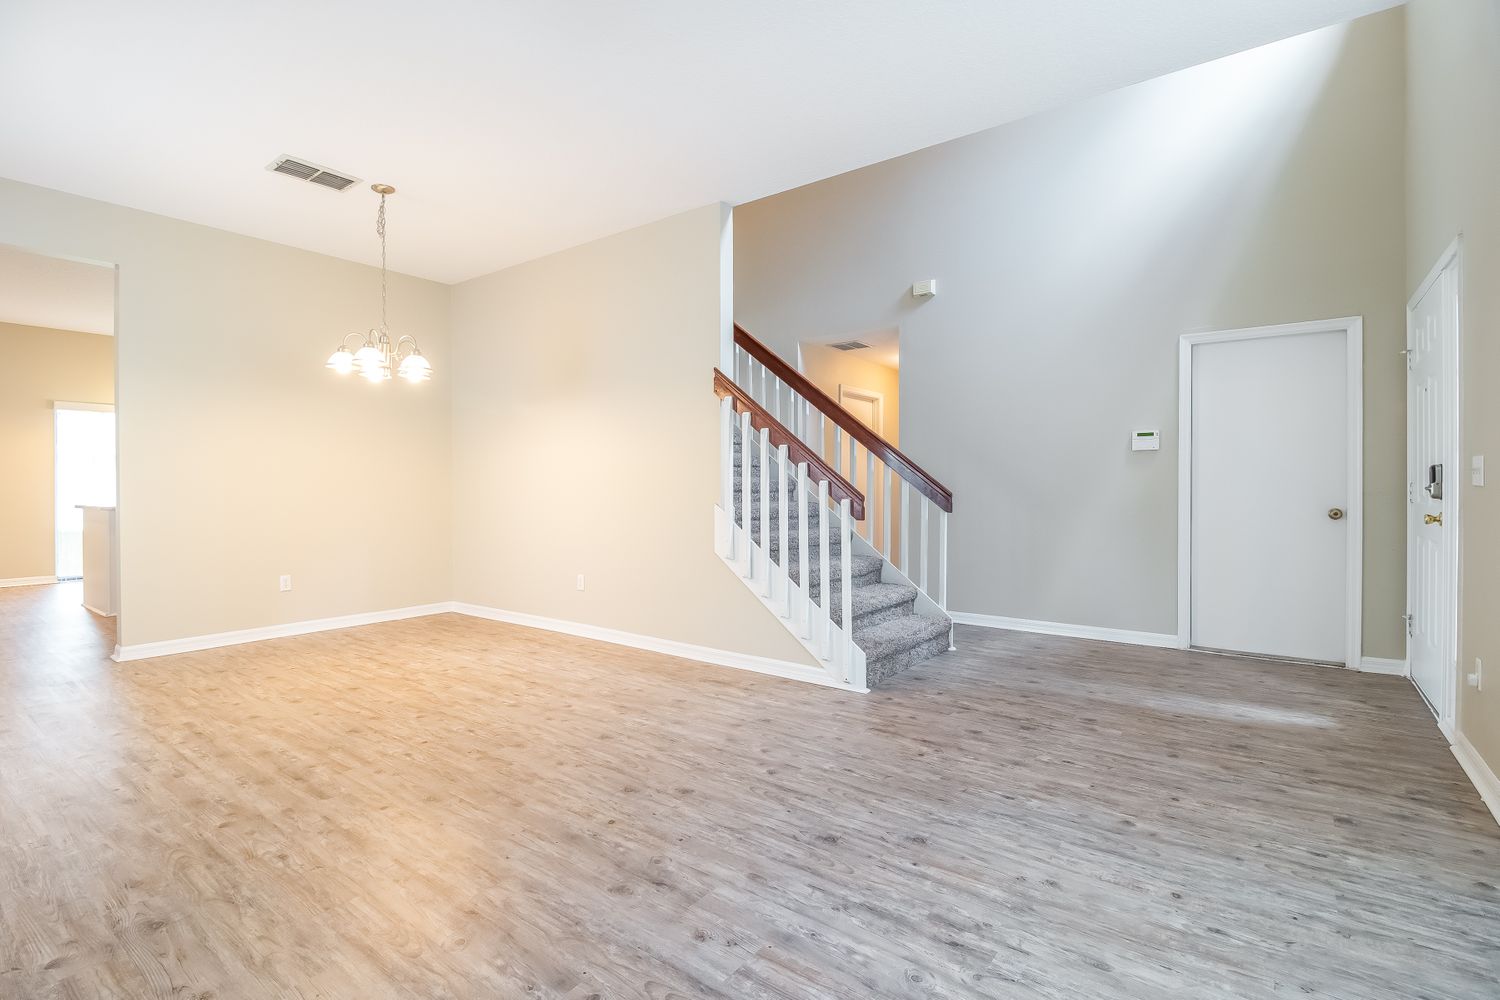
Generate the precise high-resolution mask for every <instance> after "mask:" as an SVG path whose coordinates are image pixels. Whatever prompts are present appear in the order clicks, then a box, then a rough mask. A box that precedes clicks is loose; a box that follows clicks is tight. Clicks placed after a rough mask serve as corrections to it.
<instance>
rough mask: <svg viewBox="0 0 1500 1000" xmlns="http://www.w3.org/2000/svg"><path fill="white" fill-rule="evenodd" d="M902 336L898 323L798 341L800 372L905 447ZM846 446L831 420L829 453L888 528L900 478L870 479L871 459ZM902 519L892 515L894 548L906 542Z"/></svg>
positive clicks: (872, 520)
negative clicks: (854, 455)
mask: <svg viewBox="0 0 1500 1000" xmlns="http://www.w3.org/2000/svg"><path fill="white" fill-rule="evenodd" d="M900 336H901V335H900V331H899V330H898V328H896V327H887V328H885V329H881V330H873V331H868V332H865V333H861V334H858V335H838V336H828V337H823V338H819V339H817V340H804V341H802V342H801V343H799V344H798V345H797V369H798V371H800V372H802V374H804V375H806V376H807V377H808V379H809V380H810V381H811V382H812V383H813V384H814V385H816V386H817V387H818V388H819V389H822V390H823V391H824V392H825V393H827V394H828V396H829V397H830V398H832V399H834V400H836V401H837V402H838V404H839V405H840V406H842V407H843V408H844V409H846V410H848V411H849V412H850V413H851V414H852V415H853V416H854V418H855V419H857V420H858V421H860V423H862V424H864V425H865V426H866V427H868V428H870V429H871V430H872V431H874V432H875V433H876V434H878V435H880V437H881V438H883V439H885V440H886V441H887V442H889V443H890V444H891V445H893V446H895V447H898V448H899V447H900V446H901V427H900V423H901V340H900ZM852 443H853V442H852V440H851V441H850V444H852ZM844 447H845V448H847V445H846V446H844ZM840 450H842V449H840V448H839V446H838V445H837V444H836V435H835V431H834V428H833V426H832V425H831V424H830V425H829V426H827V427H825V429H824V441H823V452H822V453H823V455H825V456H828V457H829V458H831V459H832V464H833V466H834V468H835V469H837V470H838V471H839V472H840V473H842V474H843V475H844V476H845V477H846V478H848V480H849V481H850V483H852V484H853V485H854V487H855V488H856V489H858V490H859V491H860V492H862V493H863V494H864V495H865V501H866V503H865V517H866V518H867V519H868V521H869V524H870V525H879V526H880V528H881V531H884V525H885V520H886V511H887V509H888V508H889V509H890V510H891V511H899V510H900V509H901V505H900V499H899V497H898V495H897V494H898V491H899V489H900V485H899V480H898V479H896V478H895V477H890V478H891V482H890V483H889V484H886V483H883V482H874V483H872V482H870V475H871V465H870V463H866V462H853V461H851V459H850V457H849V456H848V455H841V454H838V452H839V451H840ZM878 478H879V477H878V476H877V479H878ZM887 488H889V490H890V493H889V494H887V493H886V490H887ZM900 522H901V518H900V517H899V516H894V517H892V518H891V528H890V532H891V539H890V543H891V545H892V548H893V550H894V549H895V548H896V547H897V546H899V544H900V537H901V529H902V525H901V523H900ZM872 537H873V536H872ZM882 541H883V539H882Z"/></svg>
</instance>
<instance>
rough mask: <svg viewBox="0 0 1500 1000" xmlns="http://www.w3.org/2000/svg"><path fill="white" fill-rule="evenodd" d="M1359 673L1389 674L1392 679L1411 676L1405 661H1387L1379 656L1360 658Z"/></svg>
mask: <svg viewBox="0 0 1500 1000" xmlns="http://www.w3.org/2000/svg"><path fill="white" fill-rule="evenodd" d="M1359 671H1360V673H1364V674H1390V675H1391V676H1393V677H1410V676H1411V668H1410V666H1409V665H1408V664H1407V662H1406V661H1405V660H1388V659H1385V658H1384V657H1380V656H1365V657H1361V658H1360V661H1359Z"/></svg>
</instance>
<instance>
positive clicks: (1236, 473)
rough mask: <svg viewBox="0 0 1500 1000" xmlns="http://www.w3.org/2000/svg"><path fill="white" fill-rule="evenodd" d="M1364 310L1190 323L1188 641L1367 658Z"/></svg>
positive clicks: (1184, 384)
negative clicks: (1289, 319)
mask: <svg viewBox="0 0 1500 1000" xmlns="http://www.w3.org/2000/svg"><path fill="white" fill-rule="evenodd" d="M1362 341H1363V322H1362V320H1361V319H1360V318H1359V317H1349V318H1344V319H1336V320H1327V321H1318V322H1312V323H1293V324H1287V325H1283V326H1267V327H1255V328H1250V329H1244V330H1227V331H1222V332H1218V333H1200V334H1189V335H1187V336H1184V337H1183V338H1182V340H1181V347H1180V353H1179V387H1178V391H1179V395H1178V400H1179V402H1178V405H1179V411H1178V417H1179V424H1178V426H1179V436H1180V439H1181V441H1180V451H1179V455H1178V463H1179V464H1178V547H1177V557H1178V569H1177V578H1178V579H1177V586H1178V617H1177V623H1178V624H1177V629H1178V636H1177V640H1178V645H1179V646H1181V647H1183V648H1189V647H1192V648H1202V649H1210V650H1214V651H1221V652H1235V653H1249V654H1252V655H1258V656H1268V657H1274V658H1277V659H1285V660H1305V661H1310V662H1315V663H1332V664H1340V665H1344V666H1348V667H1353V668H1359V667H1360V665H1361V626H1362V621H1361V603H1362V590H1363V571H1362V563H1363V510H1362V496H1363V460H1362V452H1363V388H1362V386H1363V343H1362Z"/></svg>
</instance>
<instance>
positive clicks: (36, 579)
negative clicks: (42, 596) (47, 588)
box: [0, 576, 57, 587]
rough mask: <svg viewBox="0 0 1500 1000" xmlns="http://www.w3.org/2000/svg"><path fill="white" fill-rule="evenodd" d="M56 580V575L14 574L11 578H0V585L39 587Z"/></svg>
mask: <svg viewBox="0 0 1500 1000" xmlns="http://www.w3.org/2000/svg"><path fill="white" fill-rule="evenodd" d="M56 582H57V577H55V576H13V577H11V578H10V579H9V580H0V587H38V586H41V585H42V584H44V583H56Z"/></svg>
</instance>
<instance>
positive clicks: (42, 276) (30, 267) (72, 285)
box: [0, 245, 115, 335]
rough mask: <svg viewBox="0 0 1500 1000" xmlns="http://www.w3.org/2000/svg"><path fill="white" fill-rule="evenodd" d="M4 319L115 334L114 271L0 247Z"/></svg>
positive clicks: (0, 311) (0, 303) (0, 304)
mask: <svg viewBox="0 0 1500 1000" xmlns="http://www.w3.org/2000/svg"><path fill="white" fill-rule="evenodd" d="M0 323H20V324H21V325H23V326H45V327H51V328H52V329H54V330H78V331H81V332H83V333H103V334H107V335H112V334H113V333H114V332H115V270H114V268H112V267H101V266H100V265H98V264H82V263H79V262H77V261H72V260H62V259H61V258H58V257H44V256H42V255H41V254H37V253H28V252H27V251H25V250H19V249H17V248H15V247H9V246H4V245H0Z"/></svg>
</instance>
